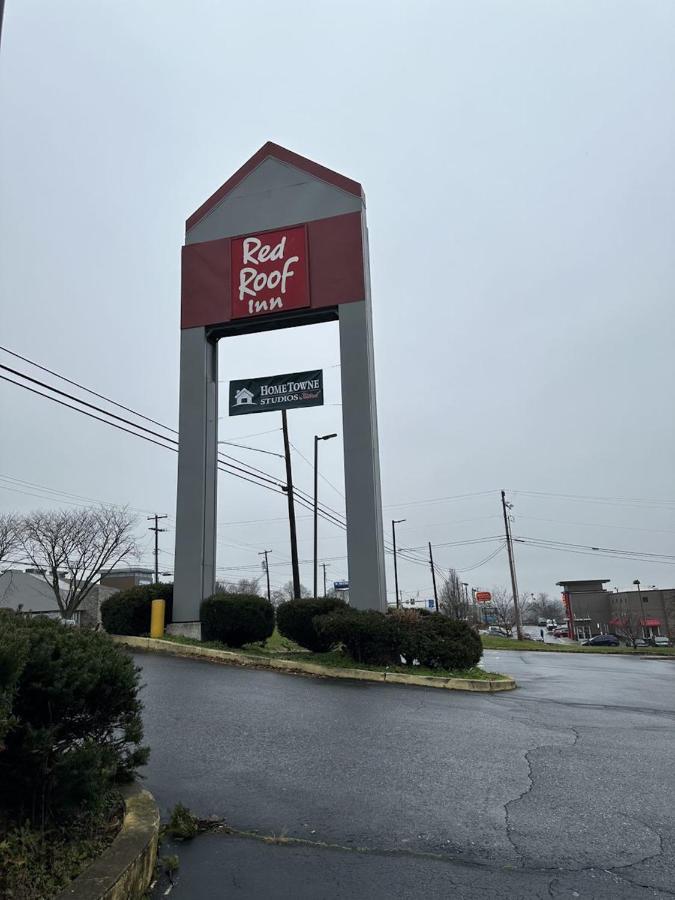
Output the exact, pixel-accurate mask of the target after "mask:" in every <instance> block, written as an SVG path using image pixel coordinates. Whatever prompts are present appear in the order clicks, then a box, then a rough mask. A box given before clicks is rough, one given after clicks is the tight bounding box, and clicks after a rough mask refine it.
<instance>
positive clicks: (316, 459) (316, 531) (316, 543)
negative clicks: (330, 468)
mask: <svg viewBox="0 0 675 900" xmlns="http://www.w3.org/2000/svg"><path fill="white" fill-rule="evenodd" d="M334 437H337V434H323V435H318V434H315V435H314V593H313V594H312V596H313V597H314V598H315V599H316V597H317V596H318V581H319V573H318V561H317V560H318V550H319V441H329V440H330V439H331V438H334Z"/></svg>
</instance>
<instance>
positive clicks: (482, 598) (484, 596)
mask: <svg viewBox="0 0 675 900" xmlns="http://www.w3.org/2000/svg"><path fill="white" fill-rule="evenodd" d="M490 600H492V594H491V593H490V591H476V601H477V602H478V603H489V602H490Z"/></svg>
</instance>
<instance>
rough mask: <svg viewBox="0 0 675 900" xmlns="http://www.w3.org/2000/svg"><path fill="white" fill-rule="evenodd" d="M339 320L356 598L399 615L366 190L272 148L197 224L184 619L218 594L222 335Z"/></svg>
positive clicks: (191, 243) (178, 596) (185, 277)
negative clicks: (391, 576) (387, 560)
mask: <svg viewBox="0 0 675 900" xmlns="http://www.w3.org/2000/svg"><path fill="white" fill-rule="evenodd" d="M334 320H337V321H338V322H339V331H340V361H341V364H342V365H341V373H342V431H343V440H344V467H345V494H346V516H347V552H348V564H349V594H350V602H351V605H352V606H355V607H357V608H359V609H379V610H382V611H384V610H386V588H385V577H384V545H383V534H382V503H381V496H380V463H379V450H378V438H377V408H376V400H375V367H374V360H373V332H372V318H371V298H370V277H369V261H368V232H367V227H366V204H365V196H364V193H363V189H362V187H361V185H360V184H358V183H357V182H356V181H352V179H351V178H346V177H345V176H344V175H339V174H338V173H337V172H333V171H331V170H330V169H327V168H325V167H324V166H322V165H319V164H318V163H315V162H312V161H311V160H309V159H305V158H304V157H302V156H298V155H297V154H296V153H292V152H291V151H289V150H285V149H284V148H283V147H279V146H277V145H276V144H273V143H267V144H265V146H264V147H262V148H261V149H260V150H259V151H258V152H257V153H256V154H255V155H254V156H252V157H251V159H249V160H248V162H246V163H245V164H244V165H243V166H242V167H241V168H240V169H239V170H238V171H237V172H235V174H234V175H233V176H232V177H231V178H229V179H228V180H227V181H226V182H225V184H223V185H222V187H220V188H219V189H218V190H217V191H216V192H215V193H214V194H213V195H212V196H211V197H210V198H209V199H208V200H207V201H206V202H205V203H204V204H203V205H202V206H200V207H199V209H198V210H197V211H196V212H195V213H194V214H193V215H192V216H190V218H189V219H188V220H187V223H186V233H185V246H184V247H183V257H182V288H181V349H180V416H179V429H180V435H179V453H178V498H177V511H176V555H175V569H174V571H175V587H174V606H173V618H174V622H176V623H178V622H185V623H187V622H197V621H198V620H199V606H200V603H201V601H202V600H203V599H204V598H205V597H208V596H210V595H211V594H212V593H213V591H214V588H215V569H216V493H217V460H218V452H217V450H218V447H217V442H218V354H217V346H218V341H219V340H220V339H221V338H227V339H231V338H236V337H237V336H238V335H242V334H252V333H255V332H259V331H270V330H274V329H278V328H288V327H293V326H302V325H312V324H316V323H318V322H329V321H334Z"/></svg>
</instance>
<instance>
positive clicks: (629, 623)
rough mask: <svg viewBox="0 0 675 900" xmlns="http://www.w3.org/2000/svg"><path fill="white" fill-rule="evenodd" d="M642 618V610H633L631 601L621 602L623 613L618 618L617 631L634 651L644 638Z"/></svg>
mask: <svg viewBox="0 0 675 900" xmlns="http://www.w3.org/2000/svg"><path fill="white" fill-rule="evenodd" d="M642 616H643V612H642V610H641V609H635V608H633V607H632V606H631V603H630V601H629V600H625V599H624V600H623V601H621V611H620V612H619V614H618V616H617V617H616V630H617V631H618V633H619V634H620V635H621V636H622V637H624V638H625V639H626V641H628V642H629V643H630V645H631V647H632V648H633V650H635V648H636V647H637V641H638V638H641V637H643V633H642Z"/></svg>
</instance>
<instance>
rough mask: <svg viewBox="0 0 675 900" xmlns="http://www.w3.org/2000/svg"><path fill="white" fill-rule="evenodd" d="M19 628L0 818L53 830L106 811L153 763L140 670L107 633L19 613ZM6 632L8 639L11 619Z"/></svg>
mask: <svg viewBox="0 0 675 900" xmlns="http://www.w3.org/2000/svg"><path fill="white" fill-rule="evenodd" d="M9 628H11V629H12V630H13V631H15V632H17V633H18V635H19V638H20V640H18V641H16V642H15V649H14V651H13V653H14V659H15V666H14V668H15V670H17V671H18V675H17V677H16V679H15V683H14V688H13V694H12V697H11V707H10V709H9V710H8V712H9V716H8V719H9V722H8V728H7V733H6V734H5V737H4V744H3V749H2V752H0V812H1V813H2V817H4V819H5V820H6V821H9V822H11V821H14V822H17V823H21V824H23V823H24V822H26V821H29V822H30V823H31V824H33V825H35V826H38V827H40V828H44V827H45V826H46V825H47V824H48V823H49V822H54V821H57V820H58V821H59V823H61V824H62V823H63V822H65V821H68V820H69V818H71V817H75V816H77V815H80V814H82V812H83V811H90V812H91V811H94V810H96V809H97V808H98V807H99V806H100V804H101V802H102V801H103V798H104V797H105V795H106V794H107V793H108V792H109V791H110V789H111V787H112V786H113V785H114V784H116V783H118V782H121V781H128V780H130V779H131V778H133V777H134V775H135V773H136V770H137V769H138V767H139V766H141V765H143V764H144V763H145V762H146V760H147V756H148V750H147V748H144V747H142V746H141V740H142V736H143V724H142V721H141V703H140V700H139V699H138V690H139V672H140V670H139V669H137V668H136V666H135V665H134V662H133V660H132V658H131V657H130V656H129V655H128V653H126V652H125V651H124V650H123V649H121V648H119V647H117V646H116V645H115V644H114V643H113V641H112V640H111V639H110V638H109V637H108V635H106V634H103V633H101V632H94V631H91V630H88V629H79V628H72V627H68V626H66V625H62V624H61V623H60V622H56V621H53V620H49V619H46V618H42V617H35V618H24V617H22V616H18V615H15V616H13V621H12V622H11V625H10V626H9ZM0 629H1V630H2V633H3V635H4V634H5V633H6V630H7V621H6V619H5V617H4V616H3V617H1V618H0ZM17 661H18V662H17Z"/></svg>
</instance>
